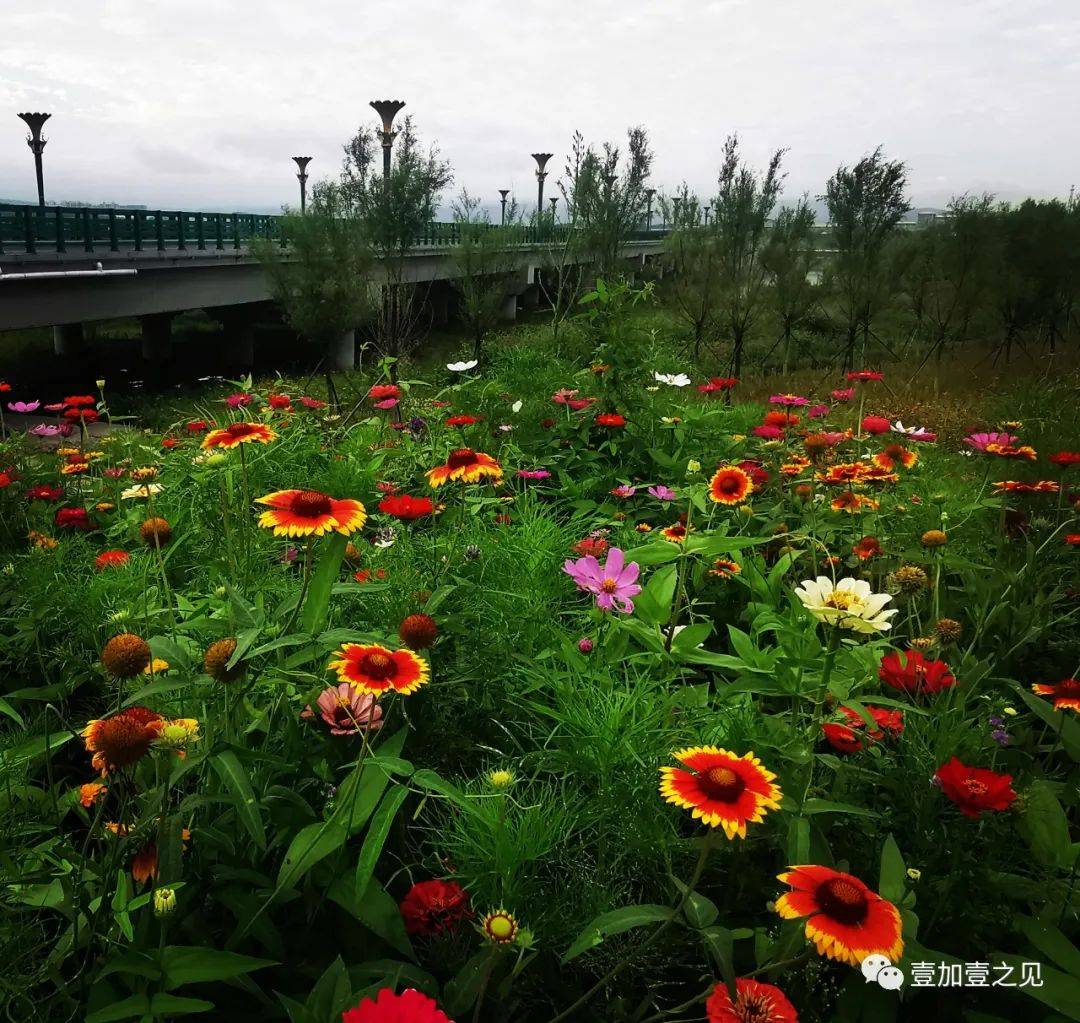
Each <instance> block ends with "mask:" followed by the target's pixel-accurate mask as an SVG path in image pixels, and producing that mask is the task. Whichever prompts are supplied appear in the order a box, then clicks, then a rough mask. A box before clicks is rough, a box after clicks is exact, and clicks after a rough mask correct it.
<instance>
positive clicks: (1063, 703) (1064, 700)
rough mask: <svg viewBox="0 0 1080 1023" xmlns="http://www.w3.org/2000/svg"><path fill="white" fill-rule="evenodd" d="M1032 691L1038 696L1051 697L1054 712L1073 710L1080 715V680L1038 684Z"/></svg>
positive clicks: (1072, 679)
mask: <svg viewBox="0 0 1080 1023" xmlns="http://www.w3.org/2000/svg"><path fill="white" fill-rule="evenodd" d="M1031 691H1032V692H1033V693H1035V694H1036V695H1037V696H1049V697H1050V698H1051V699H1053V701H1054V710H1071V711H1072V712H1073V713H1074V714H1080V679H1075V678H1067V679H1063V680H1062V681H1061V682H1052V683H1050V684H1049V685H1045V684H1043V683H1038V682H1037V683H1036V684H1035V685H1033V686H1032V687H1031Z"/></svg>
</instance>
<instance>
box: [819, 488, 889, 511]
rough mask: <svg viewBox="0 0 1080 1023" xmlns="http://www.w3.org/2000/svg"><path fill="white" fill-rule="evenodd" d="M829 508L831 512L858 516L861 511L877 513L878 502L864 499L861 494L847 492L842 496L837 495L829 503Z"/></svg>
mask: <svg viewBox="0 0 1080 1023" xmlns="http://www.w3.org/2000/svg"><path fill="white" fill-rule="evenodd" d="M829 507H830V508H832V510H833V511H844V512H847V513H848V514H849V515H858V514H859V513H860V512H862V511H877V510H878V502H877V501H875V500H874V499H873V498H872V497H866V496H865V495H863V494H856V493H855V492H854V491H851V490H848V491H846V492H845V493H843V494H837V495H836V497H834V498H833V499H832V501H831V502H830V504H829Z"/></svg>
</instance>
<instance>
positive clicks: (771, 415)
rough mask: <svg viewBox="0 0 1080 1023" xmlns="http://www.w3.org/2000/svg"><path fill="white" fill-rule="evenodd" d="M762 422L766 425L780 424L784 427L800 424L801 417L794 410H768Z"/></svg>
mask: <svg viewBox="0 0 1080 1023" xmlns="http://www.w3.org/2000/svg"><path fill="white" fill-rule="evenodd" d="M762 423H764V425H765V426H779V427H780V428H781V429H783V428H784V427H785V426H798V425H799V417H798V416H797V415H795V413H794V412H776V411H774V412H766V413H765V418H764V419H762Z"/></svg>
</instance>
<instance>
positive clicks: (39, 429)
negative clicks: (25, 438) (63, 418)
mask: <svg viewBox="0 0 1080 1023" xmlns="http://www.w3.org/2000/svg"><path fill="white" fill-rule="evenodd" d="M74 429H75V427H73V426H72V425H71V423H61V424H60V425H59V426H54V425H53V424H52V423H38V424H37V426H34V427H32V428H31V430H30V432H31V433H32V434H33V435H34V436H35V437H70V436H71V434H72V432H73V431H74Z"/></svg>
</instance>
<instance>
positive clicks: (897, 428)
mask: <svg viewBox="0 0 1080 1023" xmlns="http://www.w3.org/2000/svg"><path fill="white" fill-rule="evenodd" d="M892 432H893V433H902V434H903V435H904V436H905V437H914V438H916V439H917V440H918V439H921V438H923V437H932V436H933V433H932V432H931V431H930V430H928V429H927V428H926V427H925V426H905V425H904V424H903V422H902V421H901V420H899V419H898V420H897V421H896V422H895V423H893V424H892Z"/></svg>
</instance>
